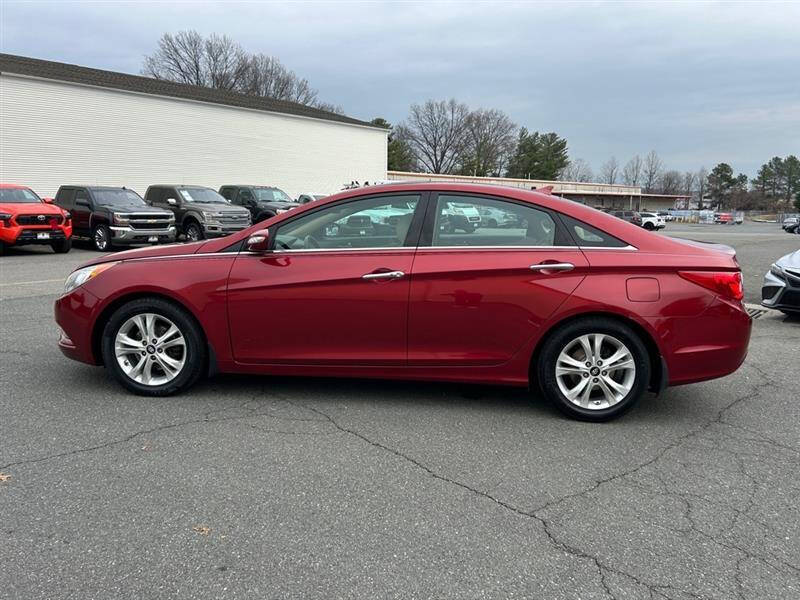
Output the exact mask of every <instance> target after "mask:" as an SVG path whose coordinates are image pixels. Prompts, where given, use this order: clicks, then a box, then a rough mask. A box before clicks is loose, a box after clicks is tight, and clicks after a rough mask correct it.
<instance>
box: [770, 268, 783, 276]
mask: <svg viewBox="0 0 800 600" xmlns="http://www.w3.org/2000/svg"><path fill="white" fill-rule="evenodd" d="M769 272H770V273H772V274H773V275H775V277H778V278H779V279H783V269H781V268H780V267H779V266H778V265H772V266H771V267H770V268H769Z"/></svg>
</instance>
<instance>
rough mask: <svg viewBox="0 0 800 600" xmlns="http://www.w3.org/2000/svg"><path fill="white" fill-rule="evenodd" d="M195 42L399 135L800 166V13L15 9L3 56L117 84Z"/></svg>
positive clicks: (701, 8) (202, 5)
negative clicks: (435, 132) (409, 123)
mask: <svg viewBox="0 0 800 600" xmlns="http://www.w3.org/2000/svg"><path fill="white" fill-rule="evenodd" d="M181 29H196V30H198V31H199V32H201V33H203V34H208V33H212V32H217V33H225V34H228V35H229V36H231V37H233V38H235V39H237V40H238V41H239V42H240V43H241V44H242V45H243V46H244V47H245V49H247V50H249V51H252V52H266V53H268V54H272V55H274V56H277V57H278V58H279V59H280V60H281V61H282V62H283V63H284V64H285V65H286V66H287V67H289V68H291V69H293V70H294V71H296V72H297V73H298V74H299V75H301V76H303V77H306V78H307V79H308V80H309V81H310V82H311V84H312V85H313V86H314V87H315V88H316V89H318V90H319V96H320V98H321V99H322V100H325V101H327V102H331V103H334V104H340V105H341V106H343V107H344V109H345V112H346V113H347V114H349V115H351V116H354V117H357V118H362V119H371V118H373V117H377V116H382V117H384V118H386V119H387V120H389V121H390V122H392V123H396V122H398V121H401V120H403V119H404V118H405V116H406V115H407V113H408V107H409V105H410V104H411V103H413V102H422V101H424V100H426V99H428V98H434V99H444V98H450V97H455V98H457V99H459V100H461V101H464V102H466V103H467V104H469V105H470V106H471V107H476V108H477V107H487V108H499V109H501V110H504V111H505V112H507V113H508V114H509V115H510V116H511V117H512V119H514V121H515V122H516V123H518V124H519V125H522V126H526V127H527V128H528V129H530V130H539V131H555V132H557V133H558V134H559V135H561V136H563V137H566V138H567V140H568V142H569V150H570V155H571V156H572V157H581V158H584V159H586V160H587V161H588V162H589V163H590V164H591V165H592V167H593V168H594V169H595V170H596V171H597V170H599V169H600V166H601V164H602V163H603V162H604V161H605V160H606V159H607V158H608V157H609V156H611V155H615V156H616V157H617V159H618V161H619V162H620V163H624V162H625V161H627V160H628V159H629V158H630V157H631V156H632V155H634V154H636V153H640V154H642V155H644V154H646V153H647V152H648V151H650V150H651V149H655V150H656V151H657V152H658V153H659V154H660V155H661V157H662V159H663V160H664V163H665V166H666V167H667V168H675V169H679V170H688V169H692V170H694V169H697V168H699V167H700V166H705V167H707V168H709V169H710V168H711V167H713V166H714V165H715V164H717V163H718V162H728V163H730V164H731V165H732V166H733V168H734V169H735V170H736V171H737V172H739V171H741V172H744V173H747V174H748V175H753V174H755V172H756V171H757V169H758V167H759V166H760V165H761V164H762V163H764V162H766V161H767V160H768V159H769V158H770V157H772V156H776V155H777V156H785V155H787V154H796V155H797V154H800V2H791V3H763V2H762V3H753V4H747V3H737V4H719V3H671V4H657V3H641V4H632V3H613V4H604V3H566V2H562V3H553V4H546V3H512V2H506V3H500V2H491V3H467V2H458V3H440V4H436V3H432V2H425V3H399V2H398V3H365V2H362V3H347V2H306V3H286V4H283V3H274V2H270V3H266V2H265V3H258V2H244V3H236V2H226V3H206V2H172V3H167V2H138V3H125V2H98V1H93V2H63V1H62V2H48V1H35V2H16V1H13V0H12V1H9V0H0V48H1V49H2V51H3V52H7V53H11V54H21V55H25V56H33V57H37V58H45V59H50V60H57V61H63V62H69V63H75V64H80V65H85V66H91V67H97V68H103V69H110V70H115V71H124V72H129V73H138V72H139V70H140V69H141V64H142V58H143V57H144V55H145V54H148V53H150V52H151V51H152V50H153V49H154V48H155V46H156V43H157V40H158V38H159V37H160V35H161V34H162V33H163V32H167V31H169V32H176V31H179V30H181Z"/></svg>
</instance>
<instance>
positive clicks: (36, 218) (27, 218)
mask: <svg viewBox="0 0 800 600" xmlns="http://www.w3.org/2000/svg"><path fill="white" fill-rule="evenodd" d="M16 221H17V225H48V226H49V225H52V224H53V223H54V222H55V224H56V225H60V224H61V221H62V217H61V215H17V218H16Z"/></svg>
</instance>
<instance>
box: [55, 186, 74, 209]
mask: <svg viewBox="0 0 800 600" xmlns="http://www.w3.org/2000/svg"><path fill="white" fill-rule="evenodd" d="M56 204H57V205H58V206H60V207H61V208H73V206H74V205H75V189H74V188H58V192H57V193H56Z"/></svg>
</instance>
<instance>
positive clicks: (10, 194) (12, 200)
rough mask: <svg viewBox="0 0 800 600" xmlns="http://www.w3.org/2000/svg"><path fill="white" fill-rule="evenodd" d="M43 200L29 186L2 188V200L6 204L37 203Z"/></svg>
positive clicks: (0, 196) (0, 193) (0, 200)
mask: <svg viewBox="0 0 800 600" xmlns="http://www.w3.org/2000/svg"><path fill="white" fill-rule="evenodd" d="M41 201H42V199H41V198H39V196H37V195H36V194H35V193H34V192H33V191H31V190H29V189H27V188H0V202H4V203H6V204H36V203H37V202H41Z"/></svg>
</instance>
